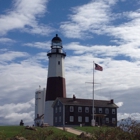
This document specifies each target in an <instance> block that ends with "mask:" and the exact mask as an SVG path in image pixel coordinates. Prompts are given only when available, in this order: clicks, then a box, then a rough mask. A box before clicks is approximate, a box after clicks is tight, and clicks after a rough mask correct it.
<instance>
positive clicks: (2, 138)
mask: <svg viewBox="0 0 140 140" xmlns="http://www.w3.org/2000/svg"><path fill="white" fill-rule="evenodd" d="M35 129H36V131H35V130H28V129H25V127H24V126H0V140H10V138H13V137H15V136H19V137H24V138H27V139H28V140H52V139H55V138H57V140H59V138H64V137H69V138H72V139H75V138H76V135H74V134H71V133H69V132H66V131H62V130H59V129H57V128H55V127H45V128H40V127H36V128H35Z"/></svg>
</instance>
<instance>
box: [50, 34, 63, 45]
mask: <svg viewBox="0 0 140 140" xmlns="http://www.w3.org/2000/svg"><path fill="white" fill-rule="evenodd" d="M51 48H62V40H61V38H60V37H58V34H56V36H55V37H54V38H53V39H52V46H51Z"/></svg>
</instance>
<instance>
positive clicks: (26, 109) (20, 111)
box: [0, 98, 34, 125]
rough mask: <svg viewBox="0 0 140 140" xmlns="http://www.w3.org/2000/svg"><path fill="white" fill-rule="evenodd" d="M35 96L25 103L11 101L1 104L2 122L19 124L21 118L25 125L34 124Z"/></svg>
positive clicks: (0, 116)
mask: <svg viewBox="0 0 140 140" xmlns="http://www.w3.org/2000/svg"><path fill="white" fill-rule="evenodd" d="M33 110H34V98H33V99H32V100H30V101H28V102H25V103H17V104H15V103H11V104H4V105H1V106H0V112H1V114H0V118H2V119H1V120H0V124H3V121H5V124H10V125H19V122H20V120H23V121H24V122H25V125H29V124H33V120H34V111H33Z"/></svg>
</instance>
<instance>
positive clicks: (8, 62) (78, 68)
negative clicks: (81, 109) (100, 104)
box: [0, 0, 140, 125]
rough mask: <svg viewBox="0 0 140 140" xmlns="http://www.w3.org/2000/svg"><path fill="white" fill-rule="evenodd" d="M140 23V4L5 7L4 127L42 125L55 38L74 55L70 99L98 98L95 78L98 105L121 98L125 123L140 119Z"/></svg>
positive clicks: (23, 1) (1, 57)
mask: <svg viewBox="0 0 140 140" xmlns="http://www.w3.org/2000/svg"><path fill="white" fill-rule="evenodd" d="M139 23H140V2H139V0H133V1H132V0H86V1H85V0H76V1H66V0H61V1H59V2H58V1H56V0H10V1H9V0H0V89H1V92H0V125H18V124H19V122H20V120H21V119H22V120H23V122H24V123H25V125H28V124H31V125H32V124H33V123H34V108H35V104H34V103H35V99H34V97H35V91H36V90H37V89H39V85H40V86H41V88H42V89H43V88H46V82H47V71H48V58H47V52H48V51H50V49H51V48H50V46H51V40H52V38H53V37H54V36H55V34H58V36H59V37H60V38H61V39H62V43H63V49H64V51H65V52H66V54H67V56H66V58H65V78H66V91H67V97H72V96H73V94H75V96H76V98H86V99H92V96H93V92H92V89H93V88H92V87H93V84H92V82H93V75H94V82H95V88H94V95H95V99H98V100H110V99H114V102H115V103H116V104H117V105H118V106H119V108H118V120H120V119H124V118H127V117H132V118H133V119H135V120H140V109H139V105H140V24H139ZM93 61H94V62H95V63H97V64H99V65H101V66H102V67H103V71H102V72H100V71H94V73H93V69H94V64H93Z"/></svg>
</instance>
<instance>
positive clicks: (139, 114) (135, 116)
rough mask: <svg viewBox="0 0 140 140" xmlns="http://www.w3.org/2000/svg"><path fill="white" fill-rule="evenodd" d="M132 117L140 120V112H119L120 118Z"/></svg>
mask: <svg viewBox="0 0 140 140" xmlns="http://www.w3.org/2000/svg"><path fill="white" fill-rule="evenodd" d="M127 118H132V120H140V113H118V120H122V119H127Z"/></svg>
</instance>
